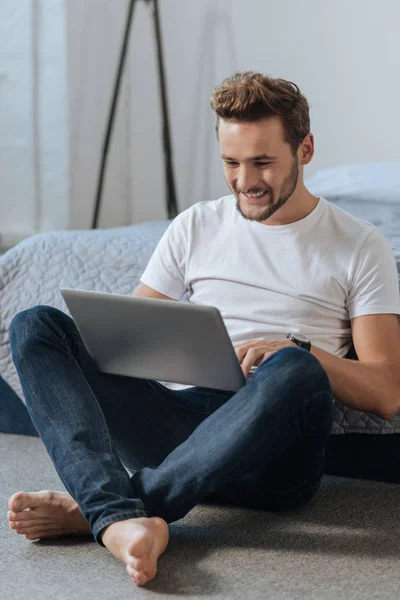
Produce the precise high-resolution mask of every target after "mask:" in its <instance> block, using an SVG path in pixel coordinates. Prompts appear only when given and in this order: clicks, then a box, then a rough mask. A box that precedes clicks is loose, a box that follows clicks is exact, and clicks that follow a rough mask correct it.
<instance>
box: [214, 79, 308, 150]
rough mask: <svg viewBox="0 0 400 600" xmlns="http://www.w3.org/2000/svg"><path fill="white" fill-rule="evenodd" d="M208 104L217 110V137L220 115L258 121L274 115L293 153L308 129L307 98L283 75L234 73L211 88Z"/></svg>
mask: <svg viewBox="0 0 400 600" xmlns="http://www.w3.org/2000/svg"><path fill="white" fill-rule="evenodd" d="M211 108H212V109H213V110H214V111H215V112H216V114H217V124H216V128H215V129H216V132H217V138H218V128H219V121H220V119H226V120H227V121H229V120H232V121H259V120H261V119H266V118H268V117H276V116H278V117H280V119H281V121H282V125H283V129H284V134H285V141H286V142H287V143H288V144H290V147H291V149H292V153H293V156H294V155H295V154H296V152H297V149H298V147H299V145H300V143H301V141H302V140H303V139H304V137H305V136H306V135H307V134H308V133H310V107H309V104H308V102H307V98H306V97H305V96H304V95H303V94H302V93H301V92H300V89H299V88H298V86H297V85H296V84H295V83H292V82H291V81H286V79H274V78H273V77H270V76H269V75H263V74H262V73H254V72H253V71H245V72H242V73H235V74H234V75H232V77H228V78H227V79H224V81H223V82H222V83H221V84H220V85H219V86H217V87H216V88H215V89H214V91H213V93H212V95H211Z"/></svg>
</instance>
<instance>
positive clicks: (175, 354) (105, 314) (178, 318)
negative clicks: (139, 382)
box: [61, 288, 246, 392]
mask: <svg viewBox="0 0 400 600" xmlns="http://www.w3.org/2000/svg"><path fill="white" fill-rule="evenodd" d="M61 294H62V296H63V298H64V300H65V303H66V305H67V306H68V309H69V311H70V313H71V316H72V318H73V319H74V321H75V324H76V326H77V329H78V331H79V333H80V335H81V337H82V340H83V342H84V344H85V346H86V348H87V350H88V352H89V354H90V355H91V356H92V358H93V359H94V361H95V363H96V365H97V367H98V369H99V370H100V371H102V372H104V373H112V374H115V375H127V376H130V377H139V378H141V379H151V380H160V381H168V382H175V383H183V384H188V385H196V386H201V387H210V388H215V389H220V390H227V391H233V392H236V391H237V390H239V389H240V388H241V387H242V386H243V385H244V384H245V383H246V378H245V376H244V374H243V371H242V368H241V366H240V363H239V360H238V358H237V356H236V353H235V350H234V348H233V345H232V342H231V339H230V337H229V335H228V332H227V330H226V327H225V323H224V322H223V319H222V317H221V313H220V312H219V310H218V309H217V308H216V307H214V306H199V305H195V304H190V303H184V302H175V301H173V300H159V299H155V298H137V297H134V296H125V295H120V294H110V293H105V292H94V291H87V290H76V289H70V288H61Z"/></svg>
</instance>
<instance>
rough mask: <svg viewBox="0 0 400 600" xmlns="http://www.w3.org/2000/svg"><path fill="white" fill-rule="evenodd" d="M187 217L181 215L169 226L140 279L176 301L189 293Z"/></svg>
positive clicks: (183, 214)
mask: <svg viewBox="0 0 400 600" xmlns="http://www.w3.org/2000/svg"><path fill="white" fill-rule="evenodd" d="M185 217H186V215H185V212H183V213H181V214H179V215H178V216H177V217H175V219H174V220H173V221H172V223H171V224H170V225H169V226H168V229H167V230H166V231H165V233H164V235H163V236H162V238H161V240H160V241H159V243H158V245H157V247H156V249H155V250H154V252H153V254H152V256H151V258H150V260H149V262H148V264H147V267H146V269H145V270H144V272H143V274H142V276H141V277H140V281H141V282H142V283H144V284H145V285H148V286H149V287H151V288H153V290H156V291H157V292H160V294H164V295H165V296H169V297H170V298H173V299H174V300H180V299H181V298H182V296H183V295H184V294H185V292H186V291H187V287H186V284H185V271H186V255H187V232H186V227H185V225H186V218H185Z"/></svg>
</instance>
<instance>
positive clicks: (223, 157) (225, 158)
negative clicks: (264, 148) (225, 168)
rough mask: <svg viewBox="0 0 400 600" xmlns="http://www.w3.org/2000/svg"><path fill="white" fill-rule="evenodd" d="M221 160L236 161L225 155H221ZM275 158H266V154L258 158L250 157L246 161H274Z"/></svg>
mask: <svg viewBox="0 0 400 600" xmlns="http://www.w3.org/2000/svg"><path fill="white" fill-rule="evenodd" d="M221 158H222V160H233V161H235V160H236V159H235V158H231V157H230V156H225V154H221ZM277 158H278V157H277V156H268V155H267V154H260V155H259V156H252V157H250V158H247V159H246V160H247V161H249V160H265V159H267V160H276V159H277Z"/></svg>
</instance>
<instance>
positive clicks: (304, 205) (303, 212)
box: [262, 184, 319, 225]
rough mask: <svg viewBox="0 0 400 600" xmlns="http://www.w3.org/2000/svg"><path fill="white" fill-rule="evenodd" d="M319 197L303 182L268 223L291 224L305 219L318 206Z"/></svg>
mask: <svg viewBox="0 0 400 600" xmlns="http://www.w3.org/2000/svg"><path fill="white" fill-rule="evenodd" d="M318 201H319V198H317V197H316V196H313V195H312V194H311V193H310V192H309V191H308V190H307V188H306V187H305V186H304V184H302V185H301V186H298V187H297V188H296V189H295V191H294V192H293V194H292V195H291V196H290V198H289V199H288V201H287V202H286V204H284V205H283V206H282V207H281V208H280V209H278V210H277V211H276V213H275V214H273V215H272V217H270V218H269V219H267V220H266V221H262V223H263V224H266V225H289V224H290V223H295V222H296V221H300V220H301V219H304V218H305V217H306V216H307V215H309V214H310V213H311V212H312V211H313V210H314V208H315V207H316V206H317V204H318Z"/></svg>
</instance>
